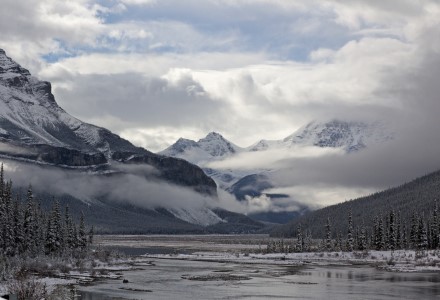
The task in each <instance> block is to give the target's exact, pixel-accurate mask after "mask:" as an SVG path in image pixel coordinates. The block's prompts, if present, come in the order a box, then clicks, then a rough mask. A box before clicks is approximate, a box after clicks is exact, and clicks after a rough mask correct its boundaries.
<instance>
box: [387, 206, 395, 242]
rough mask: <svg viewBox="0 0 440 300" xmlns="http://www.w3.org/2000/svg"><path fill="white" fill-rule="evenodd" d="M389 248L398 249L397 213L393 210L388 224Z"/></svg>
mask: <svg viewBox="0 0 440 300" xmlns="http://www.w3.org/2000/svg"><path fill="white" fill-rule="evenodd" d="M388 226H389V227H388V248H389V249H391V250H395V249H396V215H395V214H394V211H393V210H392V211H391V212H390V216H389V224H388Z"/></svg>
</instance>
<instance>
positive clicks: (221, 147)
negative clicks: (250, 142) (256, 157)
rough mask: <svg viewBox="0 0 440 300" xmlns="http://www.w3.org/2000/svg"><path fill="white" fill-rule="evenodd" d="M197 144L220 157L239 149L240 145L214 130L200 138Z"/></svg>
mask: <svg viewBox="0 0 440 300" xmlns="http://www.w3.org/2000/svg"><path fill="white" fill-rule="evenodd" d="M197 144H198V145H199V147H200V148H202V149H203V150H204V151H206V152H207V153H209V154H210V155H211V156H214V157H222V156H226V155H230V154H234V153H236V152H239V151H240V147H238V146H236V145H234V144H233V143H231V142H230V141H228V140H227V139H225V138H224V137H223V136H222V135H221V134H219V133H216V132H210V133H209V134H208V135H207V136H206V137H204V138H203V139H200V140H199V141H198V142H197Z"/></svg>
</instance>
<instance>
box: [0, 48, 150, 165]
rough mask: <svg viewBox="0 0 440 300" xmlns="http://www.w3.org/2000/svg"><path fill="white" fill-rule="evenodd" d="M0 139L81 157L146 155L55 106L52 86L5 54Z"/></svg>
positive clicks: (0, 60)
mask: <svg viewBox="0 0 440 300" xmlns="http://www.w3.org/2000/svg"><path fill="white" fill-rule="evenodd" d="M0 128H1V129H2V133H1V135H0V137H2V138H3V139H6V140H7V141H8V142H13V143H15V144H17V145H26V146H34V145H49V146H53V147H63V148H66V149H70V150H77V151H80V152H84V153H89V154H91V153H94V154H100V153H102V154H104V155H105V156H106V157H107V158H110V157H111V156H112V155H113V154H114V153H116V152H121V151H122V152H126V151H130V152H135V153H139V154H142V153H145V152H146V150H142V149H140V148H137V147H135V146H133V145H132V144H131V143H130V142H128V141H125V140H123V139H121V138H120V137H118V136H116V135H114V134H112V133H111V132H110V131H108V130H106V129H104V128H100V127H97V126H94V125H91V124H87V123H84V122H82V121H80V120H78V119H76V118H74V117H72V116H71V115H69V114H68V113H66V112H65V111H64V110H63V109H62V108H60V107H59V106H58V104H57V103H56V101H55V97H54V95H53V94H52V86H51V84H50V83H49V82H47V81H40V80H38V79H37V78H35V77H33V76H32V75H31V74H30V73H29V71H28V70H27V69H25V68H23V67H21V66H20V65H19V64H17V63H16V62H15V61H13V60H12V59H11V58H9V57H8V56H7V55H6V54H5V52H4V51H2V52H1V53H0Z"/></svg>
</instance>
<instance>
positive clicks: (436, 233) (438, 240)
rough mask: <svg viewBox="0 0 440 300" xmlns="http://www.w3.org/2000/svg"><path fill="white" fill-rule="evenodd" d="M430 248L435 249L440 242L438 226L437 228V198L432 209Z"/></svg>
mask: <svg viewBox="0 0 440 300" xmlns="http://www.w3.org/2000/svg"><path fill="white" fill-rule="evenodd" d="M431 228H432V248H433V249H437V248H438V247H439V243H440V238H439V235H440V228H439V216H438V205H437V200H435V202H434V210H433V212H432V226H431Z"/></svg>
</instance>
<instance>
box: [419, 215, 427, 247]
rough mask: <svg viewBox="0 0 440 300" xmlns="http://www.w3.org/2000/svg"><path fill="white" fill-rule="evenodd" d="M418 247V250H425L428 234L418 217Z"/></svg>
mask: <svg viewBox="0 0 440 300" xmlns="http://www.w3.org/2000/svg"><path fill="white" fill-rule="evenodd" d="M417 239H418V249H419V250H426V249H427V248H428V235H427V232H426V227H425V223H424V222H423V219H422V218H420V219H419V228H418V234H417Z"/></svg>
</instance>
